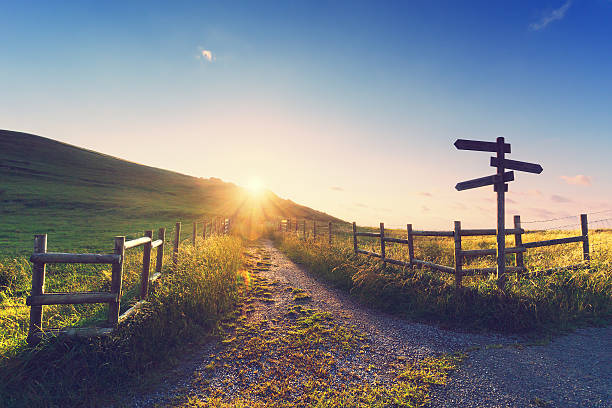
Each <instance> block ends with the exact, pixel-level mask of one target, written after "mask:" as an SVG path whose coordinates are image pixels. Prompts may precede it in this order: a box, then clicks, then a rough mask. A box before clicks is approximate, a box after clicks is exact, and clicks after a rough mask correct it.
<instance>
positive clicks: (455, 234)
mask: <svg viewBox="0 0 612 408" xmlns="http://www.w3.org/2000/svg"><path fill="white" fill-rule="evenodd" d="M580 224H581V230H582V231H581V235H579V236H575V237H568V238H560V239H550V240H546V241H537V242H523V234H525V230H524V229H523V228H521V218H520V216H519V215H516V216H514V228H512V229H506V235H514V247H511V248H506V249H505V250H506V254H515V266H511V267H506V271H507V272H519V273H520V272H524V271H526V268H525V265H524V260H523V253H525V252H526V251H527V249H530V248H537V247H543V246H550V245H560V244H567V243H572V242H582V249H583V259H584V260H585V261H589V260H590V254H589V227H588V222H587V215H586V214H581V215H580ZM406 232H407V237H406V239H403V238H393V237H386V236H385V225H384V223H382V222H381V223H380V232H359V231H357V224H356V223H353V250H354V252H355V253H356V254H364V255H368V256H371V257H375V258H380V260H381V261H382V262H383V265H385V266H386V264H387V263H390V264H393V265H399V266H407V267H414V266H417V267H422V266H426V267H429V268H431V269H434V270H437V271H440V272H445V273H449V274H453V275H455V286H456V287H457V288H459V287H460V286H461V279H462V277H463V276H472V275H477V274H488V273H495V272H497V268H470V269H464V268H463V261H464V259H465V258H477V257H481V256H485V255H496V254H497V249H495V248H491V249H471V250H465V249H462V247H461V238H462V237H472V236H489V235H490V236H495V235H497V230H495V229H462V228H461V222H460V221H455V225H454V229H453V230H452V231H418V230H413V229H412V224H407V226H406ZM357 237H371V238H378V239H379V240H380V253H376V252H372V251H366V250H363V249H359V246H358V242H357ZM414 237H448V238H453V241H454V248H455V251H454V259H455V262H454V265H453V266H445V265H439V264H436V263H433V262H428V261H425V260H422V259H417V258H415V256H414ZM387 242H392V243H398V244H405V245H408V257H409V262H405V261H400V260H397V259H391V258H388V257H387V256H386V248H385V247H386V243H387ZM557 269H558V268H555V269H551V270H550V271H553V270H557ZM543 272H549V271H543Z"/></svg>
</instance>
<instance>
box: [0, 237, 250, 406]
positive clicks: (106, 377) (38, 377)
mask: <svg viewBox="0 0 612 408" xmlns="http://www.w3.org/2000/svg"><path fill="white" fill-rule="evenodd" d="M243 251H244V247H243V240H242V239H241V238H238V237H230V236H218V237H212V238H208V239H206V241H202V240H199V242H198V244H197V246H196V247H192V246H191V245H190V244H186V245H183V246H182V248H181V254H180V256H179V261H178V266H177V268H176V270H175V271H172V272H168V271H166V272H167V273H165V274H163V275H162V277H161V278H160V279H158V281H156V284H155V286H154V287H153V290H152V293H151V296H150V298H149V304H147V305H146V306H145V307H144V309H143V310H142V313H138V314H137V315H136V316H135V317H134V318H133V319H131V320H130V321H129V322H128V323H126V324H124V325H122V326H120V327H119V330H117V331H116V332H115V333H114V334H113V335H112V336H110V337H106V338H100V339H90V340H79V339H70V340H66V341H62V342H56V341H48V342H43V343H42V344H41V345H39V346H38V347H36V348H34V349H32V348H27V347H25V336H26V335H27V333H26V331H27V323H28V310H29V309H25V308H20V307H16V308H3V309H0V312H1V313H2V315H1V316H2V317H1V318H2V326H1V327H2V330H1V334H2V344H0V347H2V348H1V349H0V406H5V407H11V406H15V407H18V406H41V407H42V406H51V407H53V406H99V405H103V404H108V403H110V402H112V401H113V399H114V398H120V397H122V396H123V395H122V394H123V393H122V392H119V393H117V390H124V391H125V390H128V389H130V390H132V391H133V390H135V389H137V387H138V386H139V385H142V384H143V381H144V380H146V379H147V374H148V373H150V372H151V371H154V369H155V368H156V367H160V366H163V365H164V364H165V363H167V362H168V361H170V360H171V359H172V358H173V357H175V356H176V355H177V354H178V353H181V352H182V351H183V347H184V346H185V345H186V344H188V343H194V342H195V343H197V342H201V341H203V340H205V339H206V338H207V336H209V334H210V332H211V330H212V329H214V327H215V325H216V324H217V322H219V321H220V319H222V318H224V317H225V316H227V315H228V313H231V312H232V311H233V308H234V304H235V302H236V300H237V296H238V291H239V290H240V287H241V286H243V282H244V277H243V276H242V272H241V269H240V268H241V266H242V264H243ZM138 258H139V257H138V253H135V254H134V255H132V256H129V257H128V259H127V265H126V274H125V281H124V282H125V285H126V286H125V288H126V291H125V293H124V297H123V300H124V303H123V305H122V309H125V308H127V307H129V305H130V304H132V303H133V302H134V301H135V298H134V294H135V288H136V286H137V285H138V267H139V266H140V265H139V259H138ZM108 277H109V274H108V271H107V270H104V269H102V270H91V271H89V272H87V273H83V272H82V271H76V270H75V269H74V268H67V267H64V268H62V267H60V268H54V269H53V270H51V271H50V272H49V282H48V283H49V286H50V287H52V288H53V287H55V286H56V285H58V286H61V287H62V288H64V287H65V285H66V284H67V283H69V284H70V290H77V289H81V290H83V289H88V290H91V289H92V288H96V289H104V288H107V287H108V286H109V279H108ZM106 308H107V306H106V305H74V306H72V305H66V306H49V307H45V311H44V325H45V326H49V325H52V326H66V325H70V326H72V325H76V326H80V325H88V324H92V323H95V321H96V320H102V319H104V315H105V314H106ZM84 378H86V379H87V380H86V381H83V379H84ZM136 382H138V384H136Z"/></svg>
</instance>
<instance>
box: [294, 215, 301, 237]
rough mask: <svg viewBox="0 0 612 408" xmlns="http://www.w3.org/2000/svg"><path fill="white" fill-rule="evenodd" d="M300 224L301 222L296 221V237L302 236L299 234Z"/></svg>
mask: <svg viewBox="0 0 612 408" xmlns="http://www.w3.org/2000/svg"><path fill="white" fill-rule="evenodd" d="M299 224H300V221H299V220H298V219H297V218H296V219H295V235H296V236H298V235H300V234H299V232H298V229H299Z"/></svg>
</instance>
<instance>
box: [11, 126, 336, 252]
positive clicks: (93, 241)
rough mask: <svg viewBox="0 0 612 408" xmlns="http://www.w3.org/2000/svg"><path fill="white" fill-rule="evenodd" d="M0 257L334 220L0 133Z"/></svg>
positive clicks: (275, 200) (217, 184) (272, 198)
mask: <svg viewBox="0 0 612 408" xmlns="http://www.w3.org/2000/svg"><path fill="white" fill-rule="evenodd" d="M0 180H2V182H1V183H0V202H1V203H2V206H1V210H0V211H1V214H2V221H1V223H0V254H3V255H8V254H24V253H28V252H30V251H31V247H32V241H33V239H32V238H33V237H32V236H33V234H36V233H48V234H49V238H48V245H49V250H52V251H68V250H71V251H72V250H91V251H94V250H96V251H99V250H110V249H111V248H112V237H113V236H115V235H130V234H136V233H138V232H139V231H143V230H145V229H156V228H158V227H160V226H170V225H172V224H173V223H174V222H175V221H183V222H185V223H187V225H186V226H185V227H184V230H185V233H187V234H190V233H191V223H192V222H193V221H194V220H202V219H204V218H205V217H208V218H210V217H212V216H227V217H232V218H233V219H234V220H244V219H246V218H248V219H250V220H253V219H254V220H255V221H256V222H259V220H262V219H268V220H270V219H275V218H278V217H298V218H309V219H312V218H316V219H319V220H336V219H335V218H333V217H331V216H329V215H327V214H325V213H322V212H318V211H315V210H313V209H311V208H308V207H304V206H301V205H298V204H295V203H293V202H292V201H290V200H284V199H281V198H279V197H278V196H277V195H275V194H274V193H272V192H270V191H266V192H264V193H262V194H261V195H260V196H257V197H255V196H253V195H252V194H251V193H249V192H248V191H247V190H245V189H243V188H242V187H239V186H237V185H235V184H233V183H226V182H223V181H221V180H219V179H216V178H210V179H202V178H197V177H192V176H187V175H184V174H180V173H176V172H172V171H168V170H163V169H158V168H154V167H149V166H144V165H140V164H137V163H132V162H129V161H126V160H122V159H118V158H115V157H112V156H108V155H105V154H101V153H97V152H94V151H90V150H86V149H81V148H79V147H76V146H71V145H68V144H65V143H61V142H58V141H55V140H51V139H47V138H44V137H40V136H36V135H31V134H27V133H20V132H13V131H8V130H0Z"/></svg>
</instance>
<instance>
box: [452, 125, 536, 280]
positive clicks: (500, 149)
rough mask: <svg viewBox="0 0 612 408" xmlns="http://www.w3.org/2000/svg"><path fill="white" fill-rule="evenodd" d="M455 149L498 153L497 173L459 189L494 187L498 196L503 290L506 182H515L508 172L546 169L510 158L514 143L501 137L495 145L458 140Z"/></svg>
mask: <svg viewBox="0 0 612 408" xmlns="http://www.w3.org/2000/svg"><path fill="white" fill-rule="evenodd" d="M455 147H456V148H457V149H459V150H475V151H479V152H492V153H496V156H495V157H491V167H496V168H497V173H496V174H494V175H492V176H486V177H481V178H477V179H473V180H468V181H463V182H461V183H457V185H456V186H455V189H457V190H458V191H463V190H467V189H471V188H476V187H483V186H488V185H493V191H495V192H496V193H497V286H498V287H499V289H500V290H502V291H503V290H504V288H505V283H506V225H505V212H506V211H505V203H506V200H505V193H506V192H507V191H508V184H506V183H507V182H509V181H514V172H512V171H508V172H507V171H506V169H511V170H518V171H525V172H528V173H536V174H540V173H541V172H542V166H540V165H539V164H534V163H526V162H521V161H516V160H509V159H506V157H505V155H506V153H510V144H508V143H506V142H505V140H504V138H503V137H498V138H497V140H496V141H495V142H483V141H479V140H465V139H457V140H456V141H455Z"/></svg>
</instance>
